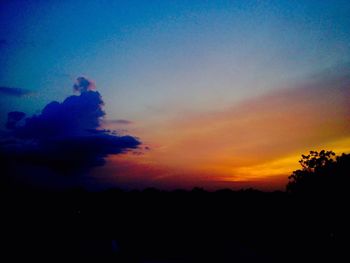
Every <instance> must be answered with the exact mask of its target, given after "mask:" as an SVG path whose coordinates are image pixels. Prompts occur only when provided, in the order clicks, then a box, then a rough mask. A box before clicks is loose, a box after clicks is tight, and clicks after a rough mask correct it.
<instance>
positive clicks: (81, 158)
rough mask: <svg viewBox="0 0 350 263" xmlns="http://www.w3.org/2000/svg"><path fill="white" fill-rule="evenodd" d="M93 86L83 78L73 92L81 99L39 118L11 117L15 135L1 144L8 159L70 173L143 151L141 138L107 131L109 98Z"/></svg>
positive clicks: (48, 107) (47, 109)
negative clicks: (105, 107)
mask: <svg viewBox="0 0 350 263" xmlns="http://www.w3.org/2000/svg"><path fill="white" fill-rule="evenodd" d="M91 83H92V82H90V81H89V80H87V79H85V78H83V77H80V78H78V79H77V83H75V84H74V86H73V88H74V90H76V91H78V92H80V95H74V96H70V97H68V98H66V99H65V100H64V101H63V102H62V103H59V102H57V101H53V102H50V103H49V104H47V105H46V106H45V108H44V109H43V110H42V111H41V114H39V115H34V116H32V117H28V118H25V113H23V112H10V113H8V121H7V124H6V127H7V128H8V129H9V132H8V133H7V134H6V136H3V138H1V141H0V155H2V158H5V159H7V160H10V162H12V163H13V164H15V165H22V164H30V165H34V166H39V167H47V168H49V169H51V170H55V171H59V172H62V173H65V174H69V173H72V172H74V173H76V172H77V170H79V171H86V170H89V169H90V168H92V167H94V166H98V165H103V164H104V162H105V158H106V157H107V156H108V155H110V154H120V153H124V152H126V151H128V150H130V149H135V148H137V147H138V146H139V145H140V144H141V142H140V141H139V140H138V139H137V138H135V137H132V136H129V135H127V136H119V135H118V134H116V132H113V131H110V130H103V129H101V127H100V122H101V119H102V118H103V117H104V116H105V112H104V111H103V108H102V107H103V100H102V97H101V95H100V93H99V92H97V91H93V90H92V89H93V87H94V85H92V84H91Z"/></svg>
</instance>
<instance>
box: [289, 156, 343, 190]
mask: <svg viewBox="0 0 350 263" xmlns="http://www.w3.org/2000/svg"><path fill="white" fill-rule="evenodd" d="M299 163H300V165H301V166H302V169H299V170H296V171H293V173H292V174H291V175H290V176H289V177H288V179H289V182H288V184H287V192H290V193H312V194H315V193H320V194H325V193H332V194H334V193H337V192H338V193H339V192H340V193H341V192H344V191H346V189H347V187H348V184H349V178H350V154H345V153H343V154H342V155H341V156H336V155H335V153H334V152H333V151H325V150H322V151H320V152H317V151H310V153H309V154H308V155H302V159H301V160H300V161H299Z"/></svg>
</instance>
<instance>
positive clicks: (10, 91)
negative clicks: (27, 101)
mask: <svg viewBox="0 0 350 263" xmlns="http://www.w3.org/2000/svg"><path fill="white" fill-rule="evenodd" d="M0 94H2V95H6V96H13V97H22V96H24V95H29V94H31V92H30V91H29V90H26V89H22V88H16V87H3V86H2V87H0Z"/></svg>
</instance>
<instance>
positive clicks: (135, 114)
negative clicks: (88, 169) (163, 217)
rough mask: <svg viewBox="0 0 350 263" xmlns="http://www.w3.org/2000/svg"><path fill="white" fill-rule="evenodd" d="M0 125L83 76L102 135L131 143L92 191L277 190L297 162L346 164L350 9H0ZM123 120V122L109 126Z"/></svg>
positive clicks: (75, 4)
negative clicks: (96, 96)
mask: <svg viewBox="0 0 350 263" xmlns="http://www.w3.org/2000/svg"><path fill="white" fill-rule="evenodd" d="M0 5H1V6H0V52H1V56H0V86H1V87H16V88H21V89H25V90H26V91H28V92H29V93H26V95H24V96H9V95H6V94H0V95H1V96H0V105H1V106H0V110H1V116H0V124H2V125H3V124H4V121H5V119H6V113H7V112H8V111H11V110H20V111H25V112H28V113H31V114H34V113H37V112H38V111H40V110H41V109H42V108H43V107H44V106H45V105H46V104H47V103H48V102H50V101H52V100H57V101H63V100H64V98H66V97H67V96H69V95H71V94H72V83H73V82H74V80H75V79H76V77H78V76H87V77H88V78H90V79H93V80H94V81H95V83H96V86H97V90H98V91H99V92H100V93H101V95H102V96H103V99H104V102H105V111H106V113H107V115H106V118H105V121H104V127H106V128H109V129H116V130H118V131H119V132H120V133H127V134H129V133H130V134H132V135H135V136H137V137H138V138H140V140H141V141H142V142H143V144H144V146H143V147H145V146H147V147H149V150H145V148H142V149H141V150H140V153H139V154H138V153H135V152H134V153H130V154H126V155H117V156H109V158H108V162H107V164H106V165H105V166H104V167H100V168H96V169H95V170H94V171H93V172H92V173H91V174H90V175H89V176H90V177H89V178H90V179H89V180H90V181H89V182H91V184H101V185H103V184H107V185H116V186H121V187H131V188H134V187H136V188H140V187H148V186H156V187H161V188H177V187H189V188H191V187H193V186H203V187H206V188H210V189H215V188H222V187H233V188H236V187H242V186H243V187H250V186H252V187H258V188H264V189H283V188H284V185H285V183H286V181H287V176H288V175H289V174H290V173H291V171H293V170H295V169H297V168H298V160H299V156H300V155H301V154H302V153H306V152H308V151H309V150H320V149H322V148H326V149H329V150H333V151H335V152H336V153H341V152H350V124H349V123H350V122H349V121H350V120H349V116H350V108H349V105H350V103H349V101H350V91H349V90H350V16H349V14H350V2H349V1H334V0H333V1H292V0H290V1H103V0H100V1H26V2H25V1H2V2H1V4H0ZM120 120H126V121H120Z"/></svg>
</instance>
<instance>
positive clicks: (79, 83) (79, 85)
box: [73, 77, 96, 93]
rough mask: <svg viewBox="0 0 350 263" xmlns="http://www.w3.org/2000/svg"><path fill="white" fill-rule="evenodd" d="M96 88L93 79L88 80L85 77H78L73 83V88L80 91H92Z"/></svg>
mask: <svg viewBox="0 0 350 263" xmlns="http://www.w3.org/2000/svg"><path fill="white" fill-rule="evenodd" d="M95 88H96V87H95V83H94V82H92V81H91V80H88V79H87V78H85V77H79V78H77V80H76V82H75V83H74V85H73V89H74V90H75V91H78V92H80V93H83V92H86V91H91V90H94V89H95Z"/></svg>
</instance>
